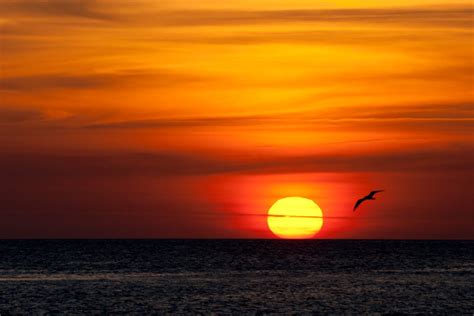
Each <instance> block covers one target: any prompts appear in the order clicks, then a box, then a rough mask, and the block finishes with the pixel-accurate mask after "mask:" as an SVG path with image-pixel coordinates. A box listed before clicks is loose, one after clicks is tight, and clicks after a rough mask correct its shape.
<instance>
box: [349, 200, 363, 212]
mask: <svg viewBox="0 0 474 316" xmlns="http://www.w3.org/2000/svg"><path fill="white" fill-rule="evenodd" d="M365 200H366V198H362V199H358V200H357V202H356V204H355V205H354V209H353V210H352V211H353V212H354V211H355V210H356V208H357V207H358V206H359V205H360V203H362V202H364V201H365Z"/></svg>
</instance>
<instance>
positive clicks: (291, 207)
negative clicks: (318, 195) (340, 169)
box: [267, 197, 323, 239]
mask: <svg viewBox="0 0 474 316" xmlns="http://www.w3.org/2000/svg"><path fill="white" fill-rule="evenodd" d="M267 222H268V227H269V228H270V230H271V231H272V232H273V233H274V234H275V235H277V236H278V237H280V238H291V239H304V238H311V237H313V236H314V235H316V234H317V233H318V232H319V231H320V230H321V227H322V226H323V212H322V211H321V208H320V207H319V206H318V205H317V204H316V203H314V202H313V201H312V200H310V199H306V198H302V197H286V198H283V199H280V200H278V201H276V202H275V203H274V204H273V205H272V207H271V208H270V210H268V217H267Z"/></svg>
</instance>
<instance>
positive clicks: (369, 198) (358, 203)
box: [352, 190, 385, 212]
mask: <svg viewBox="0 0 474 316" xmlns="http://www.w3.org/2000/svg"><path fill="white" fill-rule="evenodd" d="M383 191H385V190H376V191H372V192H370V193H369V195H367V196H364V197H363V198H362V199H359V200H357V202H356V204H355V205H354V209H353V210H352V211H353V212H354V211H355V210H356V208H357V207H358V206H359V205H360V203H362V202H364V201H366V200H375V198H374V195H375V194H377V193H379V192H383Z"/></svg>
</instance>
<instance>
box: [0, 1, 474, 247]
mask: <svg viewBox="0 0 474 316" xmlns="http://www.w3.org/2000/svg"><path fill="white" fill-rule="evenodd" d="M473 31H474V29H473V3H472V2H459V3H455V2H453V1H448V0H439V1H435V0H433V1H428V0H397V1H395V0H394V1H380V0H366V1H355V0H331V1H330V0H325V1H310V0H294V1H289V0H288V1H282V0H272V1H270V0H252V1H250V0H239V1H237V0H228V1H218V0H200V1H193V0H187V1H184V0H159V1H152V0H137V1H125V0H115V1H105V0H102V1H100V0H98V1H86V0H83V1H79V0H51V1H42V0H19V1H14V0H0V238H76V237H80V238H102V237H105V238H129V237H130V238H273V237H274V235H273V234H272V233H271V232H270V230H269V229H268V227H267V224H266V214H267V211H268V209H269V208H270V206H271V205H272V204H273V203H274V202H275V201H276V200H278V199H279V198H283V197H287V196H301V197H306V198H309V199H312V200H314V201H315V202H316V203H317V204H318V205H319V206H320V207H321V209H322V211H323V214H324V217H325V221H324V226H323V228H322V230H321V231H320V233H319V234H318V235H316V238H406V239H418V238H422V239H423V238H435V239H444V238H449V239H451V238H461V239H472V238H474V230H473V227H474V186H473V183H474V168H473V167H474V164H473V161H474V107H473V105H474V95H473V86H474V82H473V74H474V63H473V60H474V59H473V58H474V38H473V33H474V32H473ZM373 189H385V190H386V191H385V192H383V193H381V194H380V195H379V196H378V197H377V200H376V201H371V202H367V204H365V205H363V206H361V207H360V209H358V210H357V212H355V213H354V212H352V207H353V205H354V202H355V200H357V199H358V198H360V197H362V196H364V195H365V194H367V193H368V192H370V191H371V190H373Z"/></svg>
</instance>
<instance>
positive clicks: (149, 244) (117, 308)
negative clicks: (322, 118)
mask: <svg viewBox="0 0 474 316" xmlns="http://www.w3.org/2000/svg"><path fill="white" fill-rule="evenodd" d="M473 247H474V242H473V241H348V240H347V241H334V240H332V241H331V240H306V241H292V240H50V241H45V240H43V241H0V314H2V315H6V314H17V313H26V314H32V313H33V314H41V313H45V312H53V313H58V312H59V313H72V314H81V313H92V314H102V313H133V314H144V313H157V314H163V313H171V314H190V313H204V314H209V313H216V314H242V313H244V314H267V313H270V314H271V313H286V314H288V313H294V314H310V313H332V314H348V313H351V314H360V313H380V314H391V313H424V314H425V313H436V314H473V313H474V248H473Z"/></svg>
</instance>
